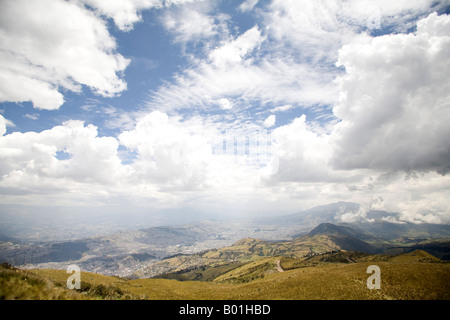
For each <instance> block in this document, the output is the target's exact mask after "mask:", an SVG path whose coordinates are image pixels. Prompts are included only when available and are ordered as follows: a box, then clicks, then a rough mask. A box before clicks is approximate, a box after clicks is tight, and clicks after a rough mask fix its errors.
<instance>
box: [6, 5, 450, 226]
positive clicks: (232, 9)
mask: <svg viewBox="0 0 450 320" xmlns="http://www.w3.org/2000/svg"><path fill="white" fill-rule="evenodd" d="M449 8H450V2H449V1H445V0H442V1H435V0H416V1H406V0H399V1H391V0H379V1H372V0H346V1H344V0H342V1H338V0H323V1H312V0H296V1H286V0H282V1H281V0H272V1H266V0H260V1H258V0H245V1H242V0H217V1H213V0H211V1H208V0H204V1H201V0H111V1H100V0H68V1H64V0H40V1H33V0H1V1H0V210H1V212H0V214H17V215H20V214H21V213H23V212H24V211H23V210H25V211H27V212H28V213H34V214H36V215H39V214H41V213H42V212H43V211H52V210H53V209H54V208H59V209H58V210H59V211H58V212H64V208H66V209H67V212H69V211H70V212H71V213H72V214H73V212H77V211H79V212H84V213H88V214H90V215H93V216H95V214H96V212H100V211H101V210H102V208H116V212H115V213H119V214H121V215H122V217H126V216H127V214H129V213H130V212H132V211H133V210H134V209H133V208H139V209H140V210H144V211H145V212H148V214H149V215H151V214H152V212H154V211H155V210H180V212H182V210H185V209H186V208H189V210H190V212H195V211H196V210H198V212H203V213H207V214H208V215H210V216H211V217H212V218H213V217H214V216H216V215H230V216H235V217H246V216H258V215H272V214H273V215H278V214H286V213H293V212H297V211H300V210H304V209H308V208H310V207H313V206H316V205H322V204H327V203H332V202H337V201H348V202H356V203H359V204H361V208H360V210H359V211H358V212H353V213H352V215H350V217H351V218H352V219H364V218H365V214H366V212H367V211H368V210H386V211H389V212H397V213H399V215H398V216H399V217H400V219H401V220H403V221H410V222H429V223H450V177H449V171H450V139H449V138H448V137H450V126H449V125H448V124H449V123H450V77H449V76H448V75H449V74H450V16H449V15H448V14H449V13H450V10H449ZM61 208H63V209H61ZM112 211H114V209H112ZM61 214H63V213H61ZM346 216H347V217H349V215H346Z"/></svg>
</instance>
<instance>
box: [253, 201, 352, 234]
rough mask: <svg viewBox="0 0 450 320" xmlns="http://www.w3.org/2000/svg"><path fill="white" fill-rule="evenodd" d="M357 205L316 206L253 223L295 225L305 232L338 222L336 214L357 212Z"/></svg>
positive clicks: (350, 203) (332, 204) (331, 204)
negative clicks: (322, 224) (326, 223)
mask: <svg viewBox="0 0 450 320" xmlns="http://www.w3.org/2000/svg"><path fill="white" fill-rule="evenodd" d="M359 207H360V205H359V204H357V203H353V202H342V201H341V202H336V203H330V204H327V205H321V206H316V207H313V208H310V209H308V210H304V211H300V212H296V213H293V214H289V215H283V216H278V217H272V218H264V219H257V220H255V223H260V224H270V225H297V226H298V227H299V230H302V231H307V230H311V229H312V228H314V227H316V226H317V225H319V224H321V223H324V222H328V223H338V222H340V220H339V217H338V213H339V212H342V211H352V210H358V208H359Z"/></svg>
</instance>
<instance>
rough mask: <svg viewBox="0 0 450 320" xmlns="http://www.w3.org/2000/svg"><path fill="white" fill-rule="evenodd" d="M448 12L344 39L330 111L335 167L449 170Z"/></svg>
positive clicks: (449, 43)
mask: <svg viewBox="0 0 450 320" xmlns="http://www.w3.org/2000/svg"><path fill="white" fill-rule="evenodd" d="M449 26H450V16H447V15H442V16H437V15H436V14H431V15H430V16H428V17H427V18H426V19H424V20H421V21H420V22H419V23H418V30H417V33H416V34H398V35H388V36H383V37H377V38H374V39H373V40H372V41H371V42H370V43H367V44H349V45H347V46H344V47H343V48H342V49H341V50H340V53H339V61H338V64H339V65H343V66H344V67H345V68H346V71H347V74H346V75H345V76H343V77H342V78H341V79H340V80H339V81H340V86H341V99H340V101H339V103H338V104H337V105H336V106H335V108H334V114H335V115H336V116H337V117H338V118H339V119H341V120H342V121H341V122H340V123H339V124H338V125H337V126H336V128H335V132H334V133H333V139H334V144H335V145H336V154H335V156H334V163H335V164H336V165H337V166H338V167H340V168H345V169H349V168H373V169H380V170H406V171H409V170H425V171H426V170H435V171H438V172H440V173H443V174H445V173H447V172H448V171H449V170H450V143H449V141H448V139H447V137H448V136H449V135H450V129H449V128H450V127H449V126H448V123H449V121H450V103H449V101H450V81H449V78H448V76H447V74H449V73H450V60H449V59H448V52H449V50H450V40H449V39H450V37H449V36H450V27H449Z"/></svg>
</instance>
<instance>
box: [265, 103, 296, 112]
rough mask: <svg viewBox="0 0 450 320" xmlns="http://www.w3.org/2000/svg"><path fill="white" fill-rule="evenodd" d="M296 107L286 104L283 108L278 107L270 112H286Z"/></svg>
mask: <svg viewBox="0 0 450 320" xmlns="http://www.w3.org/2000/svg"><path fill="white" fill-rule="evenodd" d="M293 107H294V106H293V105H292V104H285V105H283V106H278V107H275V108H273V109H272V110H270V111H271V112H284V111H288V110H290V109H292V108H293Z"/></svg>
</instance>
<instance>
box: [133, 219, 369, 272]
mask: <svg viewBox="0 0 450 320" xmlns="http://www.w3.org/2000/svg"><path fill="white" fill-rule="evenodd" d="M357 234H358V232H357V231H355V230H353V229H352V228H350V227H346V226H342V227H341V226H337V225H334V224H330V223H323V224H320V225H319V226H317V227H316V228H314V229H313V230H311V232H310V233H308V234H306V235H302V236H299V237H296V238H294V239H292V240H289V241H286V240H285V241H264V240H260V239H253V238H243V239H241V240H239V241H237V242H235V243H233V244H232V245H231V246H228V247H224V248H220V249H213V250H205V251H202V252H198V253H196V254H193V255H176V256H173V257H170V258H167V259H163V260H161V261H158V262H155V263H153V264H149V265H147V266H146V267H144V268H142V269H140V270H138V271H137V272H136V274H135V275H136V276H137V277H139V278H146V277H153V276H155V275H158V274H162V273H164V274H167V273H174V272H175V273H178V276H179V275H180V274H183V273H192V270H196V269H198V268H205V267H207V268H210V267H217V266H225V265H230V264H235V263H247V262H249V261H256V260H259V259H262V258H267V257H277V256H278V257H290V258H295V259H301V258H304V257H309V256H314V255H318V254H323V253H326V252H334V251H340V250H345V251H358V252H365V253H375V252H376V249H374V248H373V247H372V246H371V245H370V244H368V243H366V242H365V241H363V240H360V239H358V238H356V237H355V236H354V235H357Z"/></svg>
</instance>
